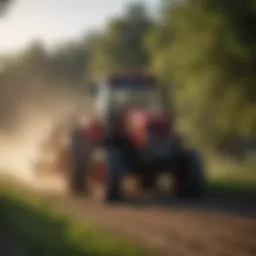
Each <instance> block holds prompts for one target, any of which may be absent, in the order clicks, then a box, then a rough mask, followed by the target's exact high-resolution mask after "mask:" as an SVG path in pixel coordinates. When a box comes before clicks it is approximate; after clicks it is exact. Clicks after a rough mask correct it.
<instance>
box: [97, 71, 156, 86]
mask: <svg viewBox="0 0 256 256" xmlns="http://www.w3.org/2000/svg"><path fill="white" fill-rule="evenodd" d="M97 80H98V81H99V80H101V81H102V80H103V81H107V84H109V85H111V86H116V85H120V84H127V85H129V84H134V85H138V86H147V85H155V84H156V77H155V76H154V75H152V74H150V73H147V72H134V71H132V72H123V73H113V74H111V75H108V76H105V77H103V78H101V79H97Z"/></svg>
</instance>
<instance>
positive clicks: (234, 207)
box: [123, 188, 256, 218]
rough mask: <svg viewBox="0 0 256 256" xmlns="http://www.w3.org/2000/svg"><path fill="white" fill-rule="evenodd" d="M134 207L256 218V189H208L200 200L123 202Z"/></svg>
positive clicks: (167, 198) (157, 198) (162, 199)
mask: <svg viewBox="0 0 256 256" xmlns="http://www.w3.org/2000/svg"><path fill="white" fill-rule="evenodd" d="M123 204H125V205H131V206H133V207H143V208H144V207H152V206H153V207H159V208H165V209H166V210H176V209H177V210H198V211H202V212H220V213H227V214H238V215H242V216H245V217H252V218H254V217H256V189H255V190H250V191H249V190H242V189H240V190H237V189H231V188H218V189H208V191H207V192H206V194H205V196H204V197H203V198H200V199H187V200H186V199H174V198H170V197H168V196H166V195H157V196H155V197H153V198H152V197H151V198H147V199H145V198H129V199H127V200H125V201H124V202H123Z"/></svg>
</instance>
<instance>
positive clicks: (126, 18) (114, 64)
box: [91, 4, 152, 75]
mask: <svg viewBox="0 0 256 256" xmlns="http://www.w3.org/2000/svg"><path fill="white" fill-rule="evenodd" d="M151 25H152V21H151V19H150V18H149V17H148V14H147V11H146V9H145V7H144V6H142V5H141V4H132V5H130V6H128V8H127V10H126V12H125V13H124V15H123V16H122V18H119V17H118V18H115V19H113V20H111V21H110V22H109V23H108V24H107V26H106V29H105V30H104V31H103V33H102V34H100V35H98V36H96V37H95V38H94V45H93V47H92V53H91V54H92V59H91V60H92V70H91V71H92V74H93V75H99V74H105V73H109V72H113V71H122V70H131V69H135V68H145V67H147V66H148V63H149V60H148V52H147V50H146V49H145V48H144V45H143V38H144V35H145V33H146V32H147V30H148V29H149V28H150V27H151Z"/></svg>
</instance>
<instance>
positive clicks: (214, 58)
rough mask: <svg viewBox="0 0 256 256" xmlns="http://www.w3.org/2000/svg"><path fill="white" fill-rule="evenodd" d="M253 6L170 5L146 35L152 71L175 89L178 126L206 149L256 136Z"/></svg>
mask: <svg viewBox="0 0 256 256" xmlns="http://www.w3.org/2000/svg"><path fill="white" fill-rule="evenodd" d="M255 3H256V2H255V1H253V0H245V1H238V0H237V1H234V0H232V1H231V0H184V1H175V2H174V3H172V4H170V5H169V7H168V8H166V9H165V12H164V14H163V20H162V21H161V22H160V24H159V25H158V28H157V29H155V30H153V31H151V33H150V35H148V38H147V47H148V48H149V49H150V51H151V53H152V55H151V56H152V60H153V67H154V68H155V70H156V71H157V72H158V73H159V75H160V76H161V77H162V79H163V80H165V81H169V82H173V84H176V86H174V85H173V87H174V89H175V90H174V92H175V97H176V107H177V112H178V117H179V121H180V122H179V123H180V124H181V125H182V126H183V128H184V130H186V131H187V132H188V131H190V132H192V135H191V136H192V137H193V138H196V139H197V140H200V141H202V142H204V143H203V144H206V145H207V147H209V146H211V147H217V146H218V145H219V144H220V142H222V141H223V138H224V137H226V136H227V135H228V134H231V133H232V134H236V135H237V136H250V135H253V134H255V132H256V114H255V109H256V105H255V104H256V103H255V102H256V90H255V83H256V75H255V74H256V73H255V68H256V48H255V45H256V31H255V29H254V27H255V25H256V5H255Z"/></svg>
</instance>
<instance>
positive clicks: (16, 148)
mask: <svg viewBox="0 0 256 256" xmlns="http://www.w3.org/2000/svg"><path fill="white" fill-rule="evenodd" d="M49 88H54V87H50V86H47V87H46V86H45V87H43V86H34V89H33V90H29V91H28V93H27V94H24V93H23V96H24V95H25V96H24V97H23V99H22V100H18V101H13V100H10V101H9V106H7V108H6V109H5V111H4V115H2V116H1V123H0V172H1V173H2V174H3V173H7V174H8V175H11V176H14V177H15V178H18V179H22V180H23V181H25V182H29V181H31V180H33V164H34V163H35V161H36V159H37V157H38V155H39V154H40V145H41V143H42V142H43V140H45V138H47V135H48V134H49V132H50V131H51V129H52V128H53V126H54V125H56V124H57V123H58V122H59V121H61V120H64V119H65V118H68V116H69V115H70V114H72V113H73V112H74V111H75V110H77V109H78V108H81V106H83V107H85V105H84V103H85V97H84V95H81V94H80V95H79V94H77V93H75V92H74V91H71V90H70V89H68V88H66V89H63V88H62V89H49ZM55 88H56V87H55ZM14 102H16V105H17V104H18V106H14V105H13V106H12V105H11V104H14ZM7 103H8V102H7Z"/></svg>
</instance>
